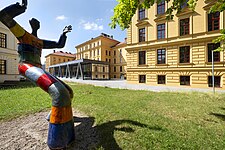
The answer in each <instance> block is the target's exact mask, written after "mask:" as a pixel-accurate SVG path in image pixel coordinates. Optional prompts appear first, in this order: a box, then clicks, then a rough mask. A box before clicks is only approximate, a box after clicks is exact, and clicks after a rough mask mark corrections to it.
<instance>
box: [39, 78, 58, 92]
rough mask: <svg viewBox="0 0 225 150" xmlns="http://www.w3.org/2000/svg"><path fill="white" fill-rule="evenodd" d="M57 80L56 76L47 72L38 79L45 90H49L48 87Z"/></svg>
mask: <svg viewBox="0 0 225 150" xmlns="http://www.w3.org/2000/svg"><path fill="white" fill-rule="evenodd" d="M54 82H56V80H55V79H54V78H51V77H49V76H48V75H46V74H43V75H42V76H40V77H39V78H38V80H37V85H38V86H39V87H41V88H42V89H43V90H44V91H45V92H48V88H49V86H50V85H52V83H54Z"/></svg>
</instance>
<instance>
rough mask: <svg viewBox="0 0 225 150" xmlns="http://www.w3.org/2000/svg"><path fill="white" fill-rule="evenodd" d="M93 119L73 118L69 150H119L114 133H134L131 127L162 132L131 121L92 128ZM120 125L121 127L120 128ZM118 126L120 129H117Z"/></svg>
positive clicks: (113, 122)
mask: <svg viewBox="0 0 225 150" xmlns="http://www.w3.org/2000/svg"><path fill="white" fill-rule="evenodd" d="M94 119H95V118H93V117H83V118H79V117H74V123H75V142H74V143H73V144H72V145H71V147H70V148H69V149H71V150H75V149H76V150H78V149H82V150H86V149H87V150H88V149H97V148H101V149H102V148H103V149H105V150H121V148H120V146H119V145H118V144H117V142H116V140H115V138H114V132H115V131H122V132H134V131H135V130H134V129H133V128H132V126H137V127H141V128H147V129H149V130H155V131H164V129H162V128H161V127H158V126H149V125H146V124H143V123H140V122H137V121H132V120H126V119H123V120H115V121H109V122H106V123H102V124H100V125H96V126H94ZM120 125H122V127H121V126H120ZM119 126H120V127H119Z"/></svg>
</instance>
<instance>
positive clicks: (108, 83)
mask: <svg viewBox="0 0 225 150" xmlns="http://www.w3.org/2000/svg"><path fill="white" fill-rule="evenodd" d="M60 79H61V80H64V81H68V82H77V83H83V84H92V85H95V86H103V87H110V88H119V89H132V90H149V91H154V92H160V91H172V92H175V91H176V92H177V91H179V92H186V91H188V92H193V91H197V92H212V88H190V87H183V86H179V87H174V86H152V85H146V84H131V83H128V82H127V81H126V80H104V81H101V80H81V79H74V78H72V79H70V78H60ZM216 92H217V93H225V90H222V89H218V88H216Z"/></svg>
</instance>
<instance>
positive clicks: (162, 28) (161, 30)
mask: <svg viewBox="0 0 225 150" xmlns="http://www.w3.org/2000/svg"><path fill="white" fill-rule="evenodd" d="M157 38H158V39H164V38H165V23H163V24H159V25H157Z"/></svg>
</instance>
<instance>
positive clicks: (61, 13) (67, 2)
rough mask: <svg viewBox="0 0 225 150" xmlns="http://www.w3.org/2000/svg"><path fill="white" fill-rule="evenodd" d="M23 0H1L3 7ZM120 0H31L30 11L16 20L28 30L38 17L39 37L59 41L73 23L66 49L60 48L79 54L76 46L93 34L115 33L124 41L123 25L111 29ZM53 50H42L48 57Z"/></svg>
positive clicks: (115, 37) (28, 9) (29, 1)
mask: <svg viewBox="0 0 225 150" xmlns="http://www.w3.org/2000/svg"><path fill="white" fill-rule="evenodd" d="M21 1H22V0H0V9H2V8H4V7H5V6H8V5H10V4H12V3H16V2H20V3H21ZM116 4H117V1H116V0H28V8H27V10H26V12H25V13H24V14H22V15H20V16H18V17H17V18H15V19H16V21H17V22H18V23H19V24H20V25H21V26H22V27H24V28H25V29H26V30H27V31H28V32H30V31H31V28H30V25H29V22H28V21H29V20H30V19H31V18H36V19H38V20H39V21H40V22H41V28H40V30H39V31H38V37H39V38H41V39H47V40H56V41H57V40H58V38H59V36H60V34H61V33H62V30H63V28H64V27H65V26H66V25H69V24H71V25H72V26H73V30H72V32H71V33H68V34H67V36H68V38H67V43H66V46H65V47H64V48H63V49H56V51H59V50H62V51H67V52H72V53H75V51H76V50H75V46H76V45H79V44H81V43H83V42H85V41H88V40H90V39H91V38H92V37H97V36H98V35H100V34H101V33H102V32H104V33H106V34H109V35H113V36H114V39H116V40H119V41H121V42H123V41H124V38H125V37H126V31H121V29H120V28H119V27H117V28H116V29H110V27H109V25H108V24H109V23H110V17H111V16H112V15H113V8H114V7H115V6H116ZM52 52H53V50H43V51H42V63H44V56H46V55H47V54H49V53H52Z"/></svg>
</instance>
